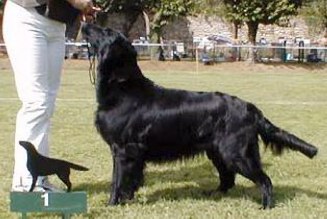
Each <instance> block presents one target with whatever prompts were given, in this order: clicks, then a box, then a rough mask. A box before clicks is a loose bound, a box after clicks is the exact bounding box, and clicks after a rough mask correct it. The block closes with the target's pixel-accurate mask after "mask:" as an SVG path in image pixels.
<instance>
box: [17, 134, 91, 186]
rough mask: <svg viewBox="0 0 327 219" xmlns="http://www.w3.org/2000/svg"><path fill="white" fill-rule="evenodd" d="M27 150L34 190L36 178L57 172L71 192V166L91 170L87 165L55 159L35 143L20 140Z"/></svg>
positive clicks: (28, 165) (81, 169) (75, 168)
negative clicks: (39, 149)
mask: <svg viewBox="0 0 327 219" xmlns="http://www.w3.org/2000/svg"><path fill="white" fill-rule="evenodd" d="M19 144H20V145H21V146H23V147H24V148H25V149H26V151H27V169H28V171H30V173H31V175H32V177H33V179H32V180H33V181H32V185H31V188H30V190H29V191H30V192H32V191H33V190H34V188H35V184H36V180H37V178H38V177H39V176H48V175H53V174H56V175H57V176H58V177H59V179H61V181H62V182H64V183H65V185H66V186H67V192H70V190H71V187H72V183H71V182H70V180H69V175H70V168H72V169H74V170H79V171H87V170H89V169H88V168H86V167H83V166H80V165H77V164H73V163H70V162H67V161H64V160H59V159H53V158H49V157H45V156H42V155H41V154H39V153H38V152H37V151H36V149H35V147H34V145H33V144H31V143H30V142H27V141H19Z"/></svg>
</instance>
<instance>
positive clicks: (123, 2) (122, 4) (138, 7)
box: [97, 0, 151, 37]
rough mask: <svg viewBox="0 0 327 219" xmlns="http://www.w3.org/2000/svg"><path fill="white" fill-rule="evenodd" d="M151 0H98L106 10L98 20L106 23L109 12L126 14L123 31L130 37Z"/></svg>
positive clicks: (103, 23)
mask: <svg viewBox="0 0 327 219" xmlns="http://www.w3.org/2000/svg"><path fill="white" fill-rule="evenodd" d="M150 2H151V1H150V0H135V1H129V0H98V1H97V3H98V4H100V5H101V6H102V8H103V9H104V11H103V12H102V13H100V14H99V19H98V21H99V22H100V24H102V25H105V23H106V21H107V19H108V16H109V14H111V13H120V14H122V15H123V16H124V22H123V26H122V33H123V34H124V35H125V36H127V37H128V35H129V31H130V30H131V28H132V27H133V25H134V23H135V21H136V20H137V18H138V16H139V15H141V14H142V12H143V10H144V9H145V8H146V7H147V6H148V5H149V4H150Z"/></svg>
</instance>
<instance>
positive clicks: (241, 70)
mask: <svg viewBox="0 0 327 219" xmlns="http://www.w3.org/2000/svg"><path fill="white" fill-rule="evenodd" d="M140 66H141V68H142V69H143V71H144V73H145V74H146V76H148V77H149V78H151V79H152V80H153V81H155V82H156V83H158V84H161V85H163V86H166V87H172V88H181V89H188V90H203V91H221V92H227V93H230V94H232V95H236V96H239V97H241V98H243V99H246V100H248V101H250V102H253V103H255V104H256V105H257V106H258V107H259V108H260V109H261V110H262V111H263V112H264V113H265V115H266V117H268V118H269V119H270V120H271V121H272V122H273V123H275V124H276V125H278V126H279V127H282V128H284V129H286V130H288V131H290V132H292V133H294V134H296V135H297V136H299V137H301V138H302V139H305V140H306V141H308V142H311V143H312V144H314V145H316V146H317V147H318V148H319V153H318V156H317V157H316V158H314V159H313V160H310V159H308V158H306V157H304V156H303V155H302V154H299V153H296V152H293V151H290V152H286V153H284V154H283V155H282V156H277V157H276V156H273V155H272V154H271V152H270V151H268V150H267V151H265V150H264V147H262V149H261V155H262V162H263V163H264V169H265V170H266V172H267V174H268V175H269V176H270V177H271V179H272V182H273V185H274V200H275V203H276V207H275V208H273V209H272V210H267V211H263V210H260V209H259V208H260V207H261V203H260V202H261V197H260V192H259V190H258V189H257V188H256V187H255V185H254V184H253V183H252V182H250V181H248V180H246V179H245V178H243V177H241V176H237V178H236V186H235V188H233V189H232V190H230V192H229V193H228V194H227V195H221V194H214V195H211V196H206V195H204V191H208V190H213V189H215V188H216V187H217V185H218V181H217V174H216V171H215V169H214V168H213V166H212V165H211V163H210V162H209V161H208V159H207V158H206V157H205V156H199V157H196V158H194V159H192V160H183V161H178V162H174V163H167V164H162V165H155V164H149V165H148V166H147V169H146V174H145V176H146V177H145V185H144V187H142V188H141V189H140V190H139V191H138V192H137V194H136V198H135V199H134V200H133V201H132V202H131V203H129V204H126V205H124V206H116V207H107V206H106V202H107V199H108V191H109V182H110V181H111V169H112V161H111V159H110V157H111V156H110V151H109V147H108V146H107V145H106V144H105V143H104V142H103V141H102V139H101V138H100V136H99V135H98V134H97V132H96V130H95V128H94V126H93V115H94V111H95V108H96V103H95V98H94V97H95V91H94V87H93V86H92V85H91V84H90V82H89V76H88V72H87V70H88V62H87V61H67V62H66V63H65V67H64V73H63V79H62V86H61V89H60V93H59V97H58V101H57V108H56V112H55V115H54V118H53V123H52V132H51V137H50V143H51V156H52V157H56V158H62V159H67V160H70V161H73V162H76V163H80V164H83V165H84V166H87V167H89V168H90V171H88V172H77V171H73V172H72V174H71V180H72V183H73V190H85V191H87V194H88V213H87V214H82V215H76V216H75V217H74V218H133V219H134V218H151V219H152V218H327V208H326V206H327V148H326V147H327V66H323V65H316V66H309V65H292V64H288V65H274V64H266V65H264V64H257V65H250V64H246V63H234V64H231V63H224V64H217V65H214V66H203V65H201V64H200V66H199V67H198V69H199V71H198V72H195V70H196V65H195V63H177V62H176V63H172V62H165V63H161V62H149V61H142V62H140ZM19 107H20V103H19V101H18V99H17V96H16V91H15V87H14V79H13V75H12V72H11V70H10V68H9V65H8V60H7V59H0V156H1V159H0V179H1V180H0V218H18V216H19V215H18V214H15V213H11V212H10V211H9V191H10V187H11V176H12V169H13V139H14V127H15V116H16V112H17V110H18V109H19ZM51 180H52V181H53V182H54V184H57V185H58V186H60V187H62V188H65V187H64V185H63V184H62V183H61V182H60V181H59V180H58V179H57V178H56V177H51ZM31 216H32V218H41V217H46V218H59V217H60V216H59V215H52V214H51V215H49V214H47V215H44V214H32V215H31Z"/></svg>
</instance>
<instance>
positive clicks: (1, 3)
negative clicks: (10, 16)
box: [0, 0, 4, 11]
mask: <svg viewBox="0 0 327 219" xmlns="http://www.w3.org/2000/svg"><path fill="white" fill-rule="evenodd" d="M3 6H4V0H0V11H2V10H3Z"/></svg>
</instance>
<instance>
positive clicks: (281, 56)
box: [0, 42, 327, 63]
mask: <svg viewBox="0 0 327 219" xmlns="http://www.w3.org/2000/svg"><path fill="white" fill-rule="evenodd" d="M133 46H134V47H135V49H136V51H137V52H138V57H139V59H142V60H143V59H148V60H158V59H160V60H191V61H195V60H199V61H201V62H204V63H215V62H227V61H229V62H232V61H244V60H247V59H249V58H250V57H251V51H253V54H254V55H255V59H256V60H257V61H259V62H325V63H327V47H322V46H304V45H303V44H302V45H301V44H299V45H297V46H294V45H292V46H289V45H282V44H276V45H274V44H272V45H257V46H251V45H210V47H209V46H208V47H206V46H204V47H202V48H199V45H198V44H195V43H175V42H174V43H165V44H154V43H133ZM159 48H162V50H160V49H159ZM1 52H2V53H6V50H5V45H4V44H0V53H1ZM66 58H69V59H87V58H88V49H87V43H85V42H67V43H66Z"/></svg>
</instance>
